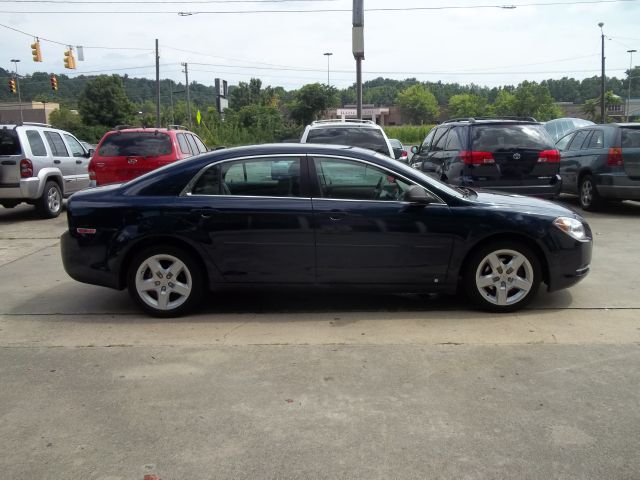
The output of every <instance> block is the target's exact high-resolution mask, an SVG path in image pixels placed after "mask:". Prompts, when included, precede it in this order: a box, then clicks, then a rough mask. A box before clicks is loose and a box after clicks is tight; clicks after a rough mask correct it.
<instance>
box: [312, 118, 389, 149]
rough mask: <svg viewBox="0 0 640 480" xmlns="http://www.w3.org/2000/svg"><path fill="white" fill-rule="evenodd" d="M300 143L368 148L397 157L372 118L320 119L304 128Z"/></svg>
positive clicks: (385, 136) (380, 128) (382, 131)
mask: <svg viewBox="0 0 640 480" xmlns="http://www.w3.org/2000/svg"><path fill="white" fill-rule="evenodd" d="M300 143H323V144H330V145H347V146H351V147H361V148H368V149H369V150H373V151H375V152H378V153H382V154H383V155H387V156H389V157H391V158H395V155H394V154H393V148H391V144H390V143H389V139H388V138H387V135H386V134H385V133H384V130H383V129H382V127H381V126H380V125H377V124H376V123H374V122H372V121H371V120H352V119H346V120H344V121H342V120H318V121H316V122H313V123H312V124H311V125H307V128H305V129H304V133H303V134H302V138H301V139H300Z"/></svg>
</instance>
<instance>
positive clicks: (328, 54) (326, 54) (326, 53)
mask: <svg viewBox="0 0 640 480" xmlns="http://www.w3.org/2000/svg"><path fill="white" fill-rule="evenodd" d="M323 55H324V56H326V57H327V87H330V86H331V80H330V79H329V58H331V55H333V53H331V52H325V53H323Z"/></svg>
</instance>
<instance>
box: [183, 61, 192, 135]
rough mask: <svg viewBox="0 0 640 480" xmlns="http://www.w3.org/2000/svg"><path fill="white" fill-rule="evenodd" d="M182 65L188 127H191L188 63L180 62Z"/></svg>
mask: <svg viewBox="0 0 640 480" xmlns="http://www.w3.org/2000/svg"><path fill="white" fill-rule="evenodd" d="M181 65H182V66H183V67H184V70H183V72H184V77H185V82H186V84H187V116H188V117H189V129H191V128H193V123H192V122H191V99H190V97H189V65H188V64H187V63H186V62H184V63H182V64H181Z"/></svg>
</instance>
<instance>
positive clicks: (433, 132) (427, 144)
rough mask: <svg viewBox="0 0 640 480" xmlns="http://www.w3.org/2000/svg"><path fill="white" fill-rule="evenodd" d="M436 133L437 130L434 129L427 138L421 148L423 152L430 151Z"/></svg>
mask: <svg viewBox="0 0 640 480" xmlns="http://www.w3.org/2000/svg"><path fill="white" fill-rule="evenodd" d="M435 133H436V129H435V128H432V129H431V131H430V132H429V134H428V135H427V136H426V138H425V139H424V141H423V142H422V146H421V147H420V148H421V149H422V150H424V151H427V150H429V145H431V140H433V136H434V135H435Z"/></svg>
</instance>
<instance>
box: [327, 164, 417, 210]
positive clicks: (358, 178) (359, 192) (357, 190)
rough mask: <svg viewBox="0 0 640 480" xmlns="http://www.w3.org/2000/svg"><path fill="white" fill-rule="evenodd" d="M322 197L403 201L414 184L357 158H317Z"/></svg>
mask: <svg viewBox="0 0 640 480" xmlns="http://www.w3.org/2000/svg"><path fill="white" fill-rule="evenodd" d="M315 166H316V174H317V177H318V184H319V185H320V194H321V196H322V197H323V198H335V199H344V200H401V199H402V195H403V193H404V192H406V191H407V190H408V189H409V187H410V186H411V185H412V184H410V183H408V182H406V181H404V180H402V179H400V178H397V177H396V176H395V175H393V174H391V173H390V172H388V171H386V170H384V169H382V168H378V167H375V166H373V165H370V164H368V163H365V162H358V161H355V160H342V159H333V158H331V159H330V158H317V159H315Z"/></svg>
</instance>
